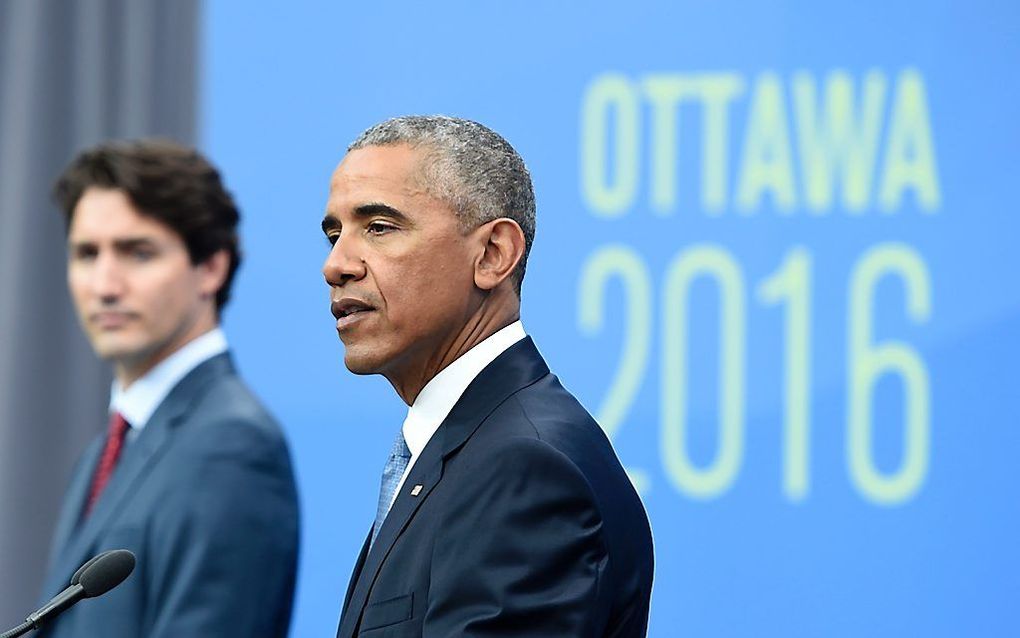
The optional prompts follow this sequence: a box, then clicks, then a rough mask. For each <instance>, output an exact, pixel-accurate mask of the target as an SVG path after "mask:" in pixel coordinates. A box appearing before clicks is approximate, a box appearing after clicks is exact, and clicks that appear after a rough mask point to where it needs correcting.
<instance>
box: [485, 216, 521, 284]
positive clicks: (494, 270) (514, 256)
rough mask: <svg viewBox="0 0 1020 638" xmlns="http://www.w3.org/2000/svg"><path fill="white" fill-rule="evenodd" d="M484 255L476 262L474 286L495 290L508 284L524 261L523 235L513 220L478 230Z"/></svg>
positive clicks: (495, 223)
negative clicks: (501, 285)
mask: <svg viewBox="0 0 1020 638" xmlns="http://www.w3.org/2000/svg"><path fill="white" fill-rule="evenodd" d="M477 232H480V233H482V235H481V237H480V239H481V241H482V252H481V253H480V254H479V256H478V258H477V259H476V260H475V285H476V286H478V287H479V288H481V289H482V290H492V289H494V288H496V287H497V286H499V285H500V284H501V283H503V282H504V281H506V280H507V279H509V278H510V276H511V275H513V273H514V270H516V269H517V264H518V263H520V261H521V259H523V258H524V231H522V230H521V227H520V225H518V224H517V222H515V221H514V220H512V219H509V218H507V217H501V218H499V219H494V220H492V221H491V222H487V223H485V224H482V225H481V226H479V227H478V229H477Z"/></svg>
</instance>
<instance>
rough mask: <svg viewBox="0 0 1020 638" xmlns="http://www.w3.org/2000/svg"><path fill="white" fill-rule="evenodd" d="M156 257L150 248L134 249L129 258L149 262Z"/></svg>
mask: <svg viewBox="0 0 1020 638" xmlns="http://www.w3.org/2000/svg"><path fill="white" fill-rule="evenodd" d="M155 256H156V251H154V250H152V249H151V248H135V249H134V250H132V251H131V258H132V259H134V260H135V261H149V260H150V259H152V258H153V257H155Z"/></svg>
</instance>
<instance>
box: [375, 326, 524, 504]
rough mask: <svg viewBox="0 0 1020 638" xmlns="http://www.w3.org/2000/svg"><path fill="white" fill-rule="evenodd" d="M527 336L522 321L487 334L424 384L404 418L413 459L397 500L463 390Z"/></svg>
mask: <svg viewBox="0 0 1020 638" xmlns="http://www.w3.org/2000/svg"><path fill="white" fill-rule="evenodd" d="M526 336H527V335H526V334H525V332H524V326H523V325H522V324H521V322H520V321H515V322H513V323H512V324H510V325H509V326H507V327H505V328H503V329H501V330H499V331H497V332H495V333H493V334H491V335H489V336H488V337H486V338H485V340H484V341H482V342H481V343H479V344H477V345H476V346H475V347H473V348H471V349H470V350H468V351H467V352H465V353H464V354H462V355H461V356H460V357H459V358H458V359H457V360H456V361H454V362H453V363H451V364H450V365H448V366H446V367H445V368H443V369H442V370H441V371H440V372H439V374H437V375H436V376H434V377H432V380H431V381H429V382H428V383H426V384H425V387H424V388H422V389H421V392H419V393H418V396H417V397H416V398H415V400H414V403H413V404H411V407H409V408H408V409H407V418H405V419H404V425H403V432H404V441H406V442H407V447H408V449H409V450H411V460H410V461H408V463H407V469H406V470H404V475H403V476H402V477H401V478H400V483H399V484H397V489H396V490H394V491H393V498H394V500H395V499H396V498H397V494H400V489H401V488H402V487H403V486H404V480H405V479H406V478H407V475H408V474H410V472H411V468H412V467H414V462H415V461H417V460H418V456H420V455H421V451H422V450H424V449H425V446H426V445H427V444H428V442H429V440H431V439H432V436H433V435H434V434H435V433H436V430H438V429H439V425H440V424H441V423H442V422H443V421H444V420H445V419H446V417H447V415H449V414H450V410H452V409H453V406H454V404H456V403H457V400H458V399H460V395H462V394H464V390H467V387H468V386H469V385H471V382H472V381H474V380H475V377H477V376H478V374H479V373H480V372H481V371H482V370H483V369H485V366H487V365H489V364H490V363H492V362H493V360H495V359H496V357H498V356H499V355H501V354H503V351H504V350H506V349H507V348H509V347H510V346H512V345H514V344H515V343H517V342H518V341H520V340H521V339H523V338H524V337H526ZM392 504H393V501H390V505H392Z"/></svg>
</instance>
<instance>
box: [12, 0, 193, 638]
mask: <svg viewBox="0 0 1020 638" xmlns="http://www.w3.org/2000/svg"><path fill="white" fill-rule="evenodd" d="M199 9H200V7H199V0H75V1H73V2H72V1H68V0H2V1H0V631H3V629H6V628H7V627H8V626H10V625H13V624H16V623H17V622H19V621H20V620H23V619H24V617H25V615H26V614H28V613H29V612H31V611H32V610H33V609H34V607H33V605H34V604H35V602H36V600H37V598H38V596H39V587H40V586H41V582H42V577H43V570H44V569H45V562H46V556H47V552H48V549H49V541H50V534H51V532H52V528H53V525H54V522H55V519H56V515H57V510H58V508H59V505H60V501H61V499H62V497H63V492H64V488H65V487H66V485H67V481H68V479H69V476H70V472H71V467H72V465H73V464H74V462H75V460H76V459H77V457H78V454H79V453H80V452H81V451H82V449H83V448H84V446H85V445H86V443H87V441H88V440H89V439H91V438H92V437H94V436H95V435H96V434H97V433H99V432H101V431H102V430H103V428H104V426H105V422H106V404H107V401H108V399H109V384H110V371H109V368H108V366H106V365H105V364H103V363H102V362H100V361H99V360H97V359H96V357H95V356H94V355H93V353H92V350H91V349H90V348H89V345H88V342H87V341H86V340H85V338H84V336H83V335H82V333H81V331H80V329H79V327H78V324H77V320H76V319H75V317H74V311H73V308H72V306H71V302H70V298H69V296H68V292H67V286H66V277H65V269H66V248H65V236H64V226H63V221H62V219H61V216H60V214H59V213H58V212H57V210H56V208H55V206H54V205H53V204H52V203H51V201H50V197H49V192H50V188H51V185H52V183H53V180H54V178H55V177H56V176H57V175H58V174H59V172H60V171H61V169H62V168H63V167H64V165H65V164H66V163H67V162H68V161H70V159H71V158H72V157H73V156H74V155H75V154H76V153H77V152H78V151H79V150H81V149H82V148H84V147H86V146H89V145H92V144H95V143H96V142H99V141H101V140H104V139H108V138H131V137H140V136H151V135H161V136H166V137H170V138H172V139H175V140H178V141H181V142H184V143H193V142H194V138H195V131H196V122H195V119H196V118H195V110H196V94H197V72H196V69H195V61H196V58H197V55H196V51H197V48H198V32H199V29H198V20H199V13H200V12H199Z"/></svg>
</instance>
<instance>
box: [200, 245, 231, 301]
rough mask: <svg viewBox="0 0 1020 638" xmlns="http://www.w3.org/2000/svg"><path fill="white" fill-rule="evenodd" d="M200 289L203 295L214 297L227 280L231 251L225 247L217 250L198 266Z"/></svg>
mask: <svg viewBox="0 0 1020 638" xmlns="http://www.w3.org/2000/svg"><path fill="white" fill-rule="evenodd" d="M197 268H198V275H199V290H200V292H201V293H202V296H203V297H206V298H214V297H216V293H218V292H219V291H220V288H222V287H223V285H224V284H225V283H226V282H227V273H228V272H229V271H230V253H229V252H228V251H227V249H225V248H223V249H220V250H217V251H216V252H214V253H213V254H212V255H209V258H208V259H206V260H205V261H203V262H202V263H200V264H199V265H198V266H197Z"/></svg>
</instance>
